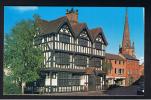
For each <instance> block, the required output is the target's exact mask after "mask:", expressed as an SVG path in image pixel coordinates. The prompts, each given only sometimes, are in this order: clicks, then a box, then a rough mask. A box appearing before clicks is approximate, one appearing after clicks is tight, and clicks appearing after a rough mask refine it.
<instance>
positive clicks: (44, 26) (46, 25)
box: [37, 16, 74, 36]
mask: <svg viewBox="0 0 151 100" xmlns="http://www.w3.org/2000/svg"><path fill="white" fill-rule="evenodd" d="M65 23H67V24H68V25H69V28H70V30H71V33H72V34H73V31H72V29H71V25H70V23H69V21H68V19H67V17H66V16H64V17H61V18H58V19H56V20H53V21H49V22H48V21H44V20H41V19H39V20H38V21H37V25H38V27H40V33H42V34H48V33H53V32H55V33H57V32H58V31H59V29H60V27H61V26H62V25H63V24H65ZM73 36H74V34H73Z"/></svg>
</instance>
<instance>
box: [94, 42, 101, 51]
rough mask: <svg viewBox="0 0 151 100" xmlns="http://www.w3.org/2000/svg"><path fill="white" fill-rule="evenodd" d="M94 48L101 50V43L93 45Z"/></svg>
mask: <svg viewBox="0 0 151 100" xmlns="http://www.w3.org/2000/svg"><path fill="white" fill-rule="evenodd" d="M95 48H96V49H99V50H101V49H102V43H101V42H96V43H95Z"/></svg>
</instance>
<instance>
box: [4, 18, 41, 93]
mask: <svg viewBox="0 0 151 100" xmlns="http://www.w3.org/2000/svg"><path fill="white" fill-rule="evenodd" d="M35 34H36V25H35V24H34V21H31V20H23V21H21V22H19V23H18V24H16V26H15V27H13V29H12V32H11V33H10V35H6V36H5V40H4V66H5V67H9V68H10V70H11V72H12V76H13V77H14V80H15V81H17V83H18V84H20V87H21V88H22V93H23V92H24V85H25V83H26V82H32V81H34V80H37V79H38V78H39V72H40V68H41V64H42V62H43V54H42V51H41V50H40V48H39V47H35V45H34V43H33V41H34V36H35Z"/></svg>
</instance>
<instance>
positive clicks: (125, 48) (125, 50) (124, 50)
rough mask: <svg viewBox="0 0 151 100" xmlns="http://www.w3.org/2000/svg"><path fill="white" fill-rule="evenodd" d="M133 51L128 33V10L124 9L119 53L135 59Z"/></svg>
mask: <svg viewBox="0 0 151 100" xmlns="http://www.w3.org/2000/svg"><path fill="white" fill-rule="evenodd" d="M134 51H135V49H134V45H131V42H130V33H129V24H128V9H127V8H126V14H125V23H124V32H123V40H122V47H121V48H119V53H121V54H128V55H131V56H133V57H135V53H134Z"/></svg>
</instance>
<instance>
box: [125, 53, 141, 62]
mask: <svg viewBox="0 0 151 100" xmlns="http://www.w3.org/2000/svg"><path fill="white" fill-rule="evenodd" d="M123 56H124V57H125V58H126V59H128V60H136V61H139V60H138V59H136V58H135V57H133V56H131V55H128V54H123Z"/></svg>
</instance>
